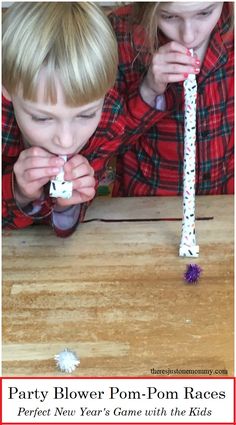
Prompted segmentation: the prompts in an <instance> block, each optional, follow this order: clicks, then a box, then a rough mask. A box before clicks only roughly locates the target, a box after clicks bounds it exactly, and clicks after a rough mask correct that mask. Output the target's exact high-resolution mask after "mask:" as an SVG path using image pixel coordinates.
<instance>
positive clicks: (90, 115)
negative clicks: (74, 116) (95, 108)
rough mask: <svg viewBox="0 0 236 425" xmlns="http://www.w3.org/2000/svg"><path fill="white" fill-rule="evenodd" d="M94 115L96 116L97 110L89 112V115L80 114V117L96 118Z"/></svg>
mask: <svg viewBox="0 0 236 425" xmlns="http://www.w3.org/2000/svg"><path fill="white" fill-rule="evenodd" d="M94 117H96V112H93V113H92V114H88V115H85V114H84V115H78V118H85V119H88V120H89V119H91V118H94Z"/></svg>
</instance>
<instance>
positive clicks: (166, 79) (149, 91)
mask: <svg viewBox="0 0 236 425" xmlns="http://www.w3.org/2000/svg"><path fill="white" fill-rule="evenodd" d="M199 71H200V60H199V58H198V57H197V56H193V57H192V56H191V54H190V52H189V51H188V49H186V47H185V46H183V45H182V44H179V43H177V42H175V41H171V42H169V43H167V44H165V45H164V46H161V47H160V48H159V49H158V50H157V52H156V53H155V54H154V55H153V57H152V62H151V64H150V67H149V69H148V72H147V74H146V76H145V78H144V80H143V83H142V85H141V87H140V93H141V95H142V97H143V99H144V100H145V101H146V102H147V103H149V104H151V103H150V101H148V98H150V99H151V97H152V102H153V100H154V98H155V97H156V96H158V95H161V94H164V92H165V90H166V87H167V84H169V83H175V82H180V81H184V80H185V79H186V78H187V77H188V74H198V73H199ZM150 99H149V100H150Z"/></svg>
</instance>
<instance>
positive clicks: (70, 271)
mask: <svg viewBox="0 0 236 425" xmlns="http://www.w3.org/2000/svg"><path fill="white" fill-rule="evenodd" d="M181 208H182V207H181V199H180V198H120V199H119V198H114V199H111V198H98V199H96V200H95V201H94V203H93V205H92V206H91V208H90V209H89V210H88V213H87V215H86V218H87V219H91V218H94V217H99V218H108V219H117V218H119V219H130V218H136V219H140V218H141V219H142V218H144V219H146V218H150V217H151V218H155V217H165V218H166V217H172V218H173V217H181V213H182V210H181ZM197 215H199V216H208V217H210V216H211V217H213V219H211V220H206V221H198V222H197V240H198V243H199V245H200V257H199V258H198V259H195V260H194V262H195V263H198V264H199V265H201V267H202V268H203V274H202V277H201V280H200V282H199V284H197V285H187V284H185V283H184V280H183V273H184V271H185V268H186V264H188V263H189V262H193V261H190V259H186V258H180V257H178V247H179V242H180V230H181V221H180V222H178V221H160V222H143V221H138V222H132V223H129V222H116V223H103V222H99V221H95V222H89V223H85V224H83V225H80V227H79V228H78V230H77V232H76V233H75V234H74V235H73V236H72V237H70V238H68V239H65V240H63V239H58V238H56V237H55V235H54V234H53V232H52V230H51V229H50V228H47V227H45V226H32V227H31V228H28V229H23V230H21V231H5V232H4V236H3V375H8V376H11V375H12V376H21V375H22V376H23V375H26V376H31V375H35V376H40V375H42V376H58V375H60V374H61V373H60V372H58V371H57V369H56V368H55V363H54V360H53V356H54V354H57V353H58V352H59V351H61V350H63V349H64V348H66V347H67V348H71V349H72V350H74V351H76V352H77V354H78V356H79V357H80V360H81V365H80V367H79V368H77V369H76V371H75V372H74V373H73V375H74V376H90V375H91V376H99V375H100V376H110V375H111V376H113V375H114V376H121V375H123V376H129V375H131V376H134V375H136V376H141V375H142V376H148V375H149V376H150V374H151V372H150V370H151V369H152V368H154V369H156V370H158V369H172V370H173V369H176V368H178V369H179V370H184V369H187V370H196V369H197V370H206V369H212V370H213V376H219V373H218V372H217V371H218V370H221V371H223V372H221V373H220V376H225V375H226V374H227V373H228V375H233V370H234V365H233V342H234V341H233V197H232V196H216V197H215V196H213V197H198V199H197ZM182 375H184V374H181V376H182Z"/></svg>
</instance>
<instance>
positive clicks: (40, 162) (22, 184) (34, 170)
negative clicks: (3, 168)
mask: <svg viewBox="0 0 236 425" xmlns="http://www.w3.org/2000/svg"><path fill="white" fill-rule="evenodd" d="M63 165H64V160H63V159H61V158H59V157H58V156H55V155H53V154H51V153H49V152H47V151H46V150H44V149H42V148H39V147H36V146H34V147H31V148H29V149H25V150H24V151H22V152H21V153H20V155H19V158H18V159H17V161H16V163H15V164H14V174H15V186H14V192H15V198H16V201H17V203H18V205H20V206H22V207H23V206H26V205H27V204H29V203H30V202H32V201H34V200H36V199H39V198H40V196H41V195H42V192H43V186H44V185H45V184H47V183H48V181H49V180H51V179H52V178H53V177H55V176H56V175H57V174H58V173H59V171H60V168H61V167H62V166H63Z"/></svg>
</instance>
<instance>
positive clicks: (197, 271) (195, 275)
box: [184, 264, 202, 283]
mask: <svg viewBox="0 0 236 425" xmlns="http://www.w3.org/2000/svg"><path fill="white" fill-rule="evenodd" d="M201 272H202V268H201V267H200V266H198V265H197V264H188V265H187V268H186V272H185V273H184V279H185V280H186V282H188V283H197V281H198V279H199V278H200V276H201Z"/></svg>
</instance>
